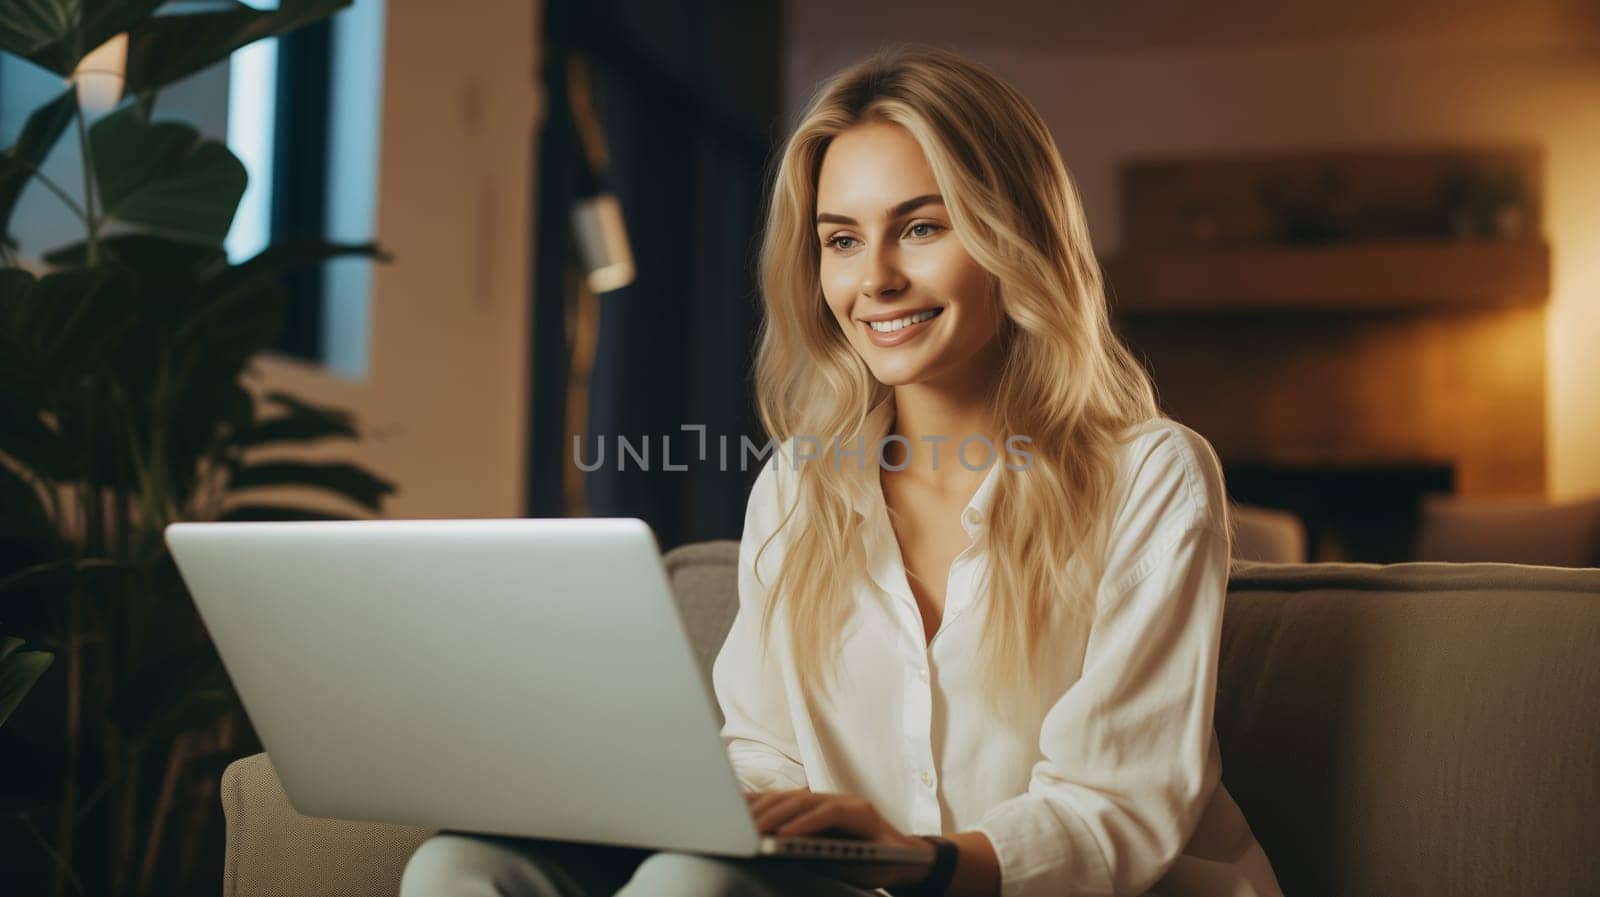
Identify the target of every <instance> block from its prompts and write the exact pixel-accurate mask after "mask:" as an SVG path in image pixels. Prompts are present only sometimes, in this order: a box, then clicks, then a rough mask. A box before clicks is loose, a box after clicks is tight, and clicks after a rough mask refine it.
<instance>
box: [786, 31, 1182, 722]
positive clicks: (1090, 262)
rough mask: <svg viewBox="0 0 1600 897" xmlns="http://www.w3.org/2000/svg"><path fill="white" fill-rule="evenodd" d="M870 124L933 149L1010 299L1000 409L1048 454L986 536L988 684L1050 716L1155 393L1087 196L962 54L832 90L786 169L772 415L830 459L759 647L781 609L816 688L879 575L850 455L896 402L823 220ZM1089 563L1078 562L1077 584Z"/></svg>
mask: <svg viewBox="0 0 1600 897" xmlns="http://www.w3.org/2000/svg"><path fill="white" fill-rule="evenodd" d="M868 120H875V121H885V122H891V123H894V124H896V125H899V126H901V127H903V128H905V130H906V131H907V132H909V133H910V135H911V136H912V137H913V138H914V139H915V140H916V141H917V143H918V144H919V145H920V146H921V148H922V152H923V154H924V155H925V156H926V157H927V160H928V163H929V165H930V167H931V168H932V170H933V174H934V178H935V180H936V181H937V183H938V185H939V190H940V193H941V194H942V195H943V197H944V202H945V206H946V208H947V209H948V211H949V213H950V216H951V220H952V223H953V225H954V231H955V233H956V235H957V236H958V237H959V239H960V240H961V242H962V245H963V246H964V247H965V248H966V249H967V251H968V253H969V254H970V255H971V256H972V258H973V259H974V260H975V261H977V262H978V264H980V265H981V266H982V267H983V268H985V269H986V270H987V271H988V272H989V273H990V274H991V275H993V280H994V282H995V284H996V289H997V291H998V295H999V303H1000V307H1001V309H1002V313H1003V321H1002V324H1001V331H1000V335H999V337H998V339H999V340H1000V341H1001V347H1002V350H1003V356H1004V360H1003V362H1002V367H1001V374H1000V376H999V378H998V380H997V382H996V383H995V384H994V387H993V389H994V394H993V401H992V403H991V405H990V407H992V408H994V409H995V421H994V423H995V426H996V431H997V432H998V433H1000V434H1002V437H1004V436H1005V435H1008V434H1021V435H1025V436H1027V437H1029V438H1031V439H1032V443H1031V445H1029V446H1028V447H1027V448H1028V451H1030V452H1031V453H1032V455H1033V458H1032V460H1031V463H1030V464H1029V466H1028V468H1027V470H1026V471H1025V472H1024V471H1012V470H1008V469H1004V468H1003V469H1002V470H1001V471H1000V474H999V479H998V481H997V483H996V486H995V490H994V492H993V494H992V503H991V508H990V514H989V522H988V524H987V526H986V527H985V529H984V530H983V531H982V533H981V535H980V537H979V538H980V539H982V540H984V541H985V542H986V544H985V545H984V546H983V547H984V548H986V549H987V553H988V573H987V582H986V584H985V585H986V587H987V593H988V596H989V604H988V613H987V618H986V620H985V622H984V626H985V630H984V637H983V650H984V651H985V652H986V656H985V657H984V658H983V659H982V663H981V668H982V669H983V670H984V671H985V676H986V677H987V681H986V683H985V685H986V687H987V689H988V690H989V692H990V694H991V695H992V696H993V698H994V700H995V706H996V707H997V708H999V709H1001V710H1002V712H1009V711H1011V710H1016V709H1019V708H1022V707H1025V706H1037V705H1036V704H1032V705H1030V704H1029V703H1028V702H1032V701H1036V700H1037V699H1038V696H1032V695H1030V694H1028V692H1029V685H1030V683H1032V682H1033V679H1034V675H1035V673H1036V672H1037V671H1038V669H1039V668H1040V664H1041V663H1042V662H1043V658H1042V656H1041V652H1042V651H1043V650H1044V649H1045V648H1046V645H1045V642H1046V641H1047V640H1050V639H1051V637H1052V635H1055V636H1058V637H1059V636H1060V634H1061V633H1062V632H1063V630H1062V629H1061V628H1060V627H1061V624H1076V626H1075V631H1076V632H1077V633H1078V635H1079V636H1080V638H1078V639H1076V640H1075V641H1076V642H1077V647H1078V649H1079V650H1081V642H1082V638H1081V636H1085V635H1086V633H1087V631H1088V626H1089V624H1090V622H1091V621H1092V618H1093V611H1094V590H1095V588H1096V587H1097V583H1098V580H1099V578H1100V576H1101V575H1102V574H1103V569H1101V564H1100V560H1101V556H1100V555H1101V548H1102V546H1103V538H1104V534H1103V532H1101V529H1102V528H1101V527H1100V526H1099V522H1100V518H1101V516H1102V515H1103V513H1104V511H1105V506H1106V503H1107V500H1108V496H1109V494H1110V492H1111V487H1112V484H1113V479H1114V477H1115V474H1116V470H1115V465H1116V455H1115V452H1116V445H1117V442H1118V437H1119V433H1121V431H1123V430H1124V428H1126V427H1129V426H1132V425H1136V424H1138V423H1141V422H1143V421H1146V420H1149V419H1151V418H1153V417H1157V416H1159V415H1160V412H1159V409H1158V406H1157V403H1156V398H1155V393H1154V389H1153V388H1152V386H1151V383H1150V380H1149V377H1148V376H1147V375H1146V373H1145V371H1144V369H1143V368H1142V367H1140V365H1139V364H1138V362H1137V361H1136V360H1135V359H1134V358H1133V357H1132V355H1131V354H1130V353H1129V352H1128V350H1127V349H1126V348H1125V347H1124V346H1123V345H1122V343H1121V342H1120V340H1118V338H1117V337H1116V336H1115V334H1114V333H1113V332H1112V330H1111V325H1110V321H1109V316H1108V313H1107V309H1106V300H1105V294H1104V290H1103V287H1102V280H1101V274H1100V268H1099V265H1098V264H1097V262H1096V260H1095V256H1094V251H1093V247H1092V246H1091V244H1090V241H1089V231H1088V225H1087V223H1086V221H1085V218H1084V214H1083V209H1082V206H1081V203H1080V200H1079V198H1078V193H1077V189H1076V188H1075V187H1074V185H1073V183H1072V179H1071V177H1070V176H1069V175H1068V174H1067V170H1066V166H1065V165H1064V164H1063V163H1062V161H1061V155H1060V153H1059V152H1058V150H1057V149H1056V146H1055V143H1054V142H1053V141H1052V139H1051V137H1050V132H1049V130H1048V129H1047V128H1046V127H1045V124H1044V121H1043V120H1042V119H1041V118H1040V117H1039V114H1038V112H1037V111H1035V110H1034V108H1033V106H1032V105H1031V104H1030V103H1029V102H1028V101H1027V100H1026V99H1025V98H1024V97H1023V96H1022V95H1021V94H1020V93H1018V92H1017V90H1016V89H1014V88H1013V87H1011V86H1010V85H1009V84H1006V83H1005V82H1004V81H1002V80H1001V79H1000V78H999V77H998V76H996V75H995V74H994V73H993V72H991V71H989V70H988V69H986V68H984V67H982V66H980V65H978V64H976V63H973V62H971V61H969V60H966V59H964V58H962V57H960V56H957V55H955V54H954V53H950V52H947V51H943V50H938V49H933V48H927V47H894V48H891V49H888V50H885V51H883V52H880V53H878V54H876V55H874V56H872V57H870V58H868V59H866V60H864V61H862V62H860V63H858V64H856V65H854V66H852V67H850V68H848V69H845V70H844V71H842V72H840V73H838V74H837V75H835V76H833V77H832V78H831V79H829V80H828V81H826V82H825V83H824V84H823V85H822V86H821V87H820V89H819V90H818V92H817V94H816V95H815V97H814V98H813V99H812V100H811V102H810V104H809V105H808V107H807V108H806V110H805V112H804V114H803V115H802V117H801V119H800V121H799V123H798V125H797V126H796V128H795V130H794V133H793V134H792V136H791V137H790V138H789V140H788V143H787V145H786V146H785V147H784V149H783V154H782V156H781V158H780V160H779V162H778V165H777V167H776V168H775V169H774V171H773V183H772V194H771V201H770V205H769V208H768V212H767V223H766V232H765V236H764V240H763V243H762V247H761V259H760V282H761V291H762V297H763V300H764V302H765V306H766V316H765V319H764V321H763V322H762V327H761V335H760V346H759V349H758V350H757V356H756V375H755V377H756V395H757V404H758V408H759V411H760V415H761V420H762V423H763V424H764V425H765V427H766V430H767V433H768V435H769V436H771V437H772V438H773V439H774V440H775V441H776V442H778V443H779V444H780V445H781V444H784V443H788V442H790V441H791V440H792V439H794V438H796V437H800V436H808V437H815V436H817V435H818V434H822V441H823V442H824V443H827V444H824V445H821V446H819V448H820V449H821V454H820V457H818V458H817V459H816V460H812V461H811V462H810V463H806V464H800V465H798V468H799V470H798V477H797V479H796V480H795V482H796V484H797V489H796V490H795V492H794V501H793V503H792V504H791V505H790V507H789V508H788V512H787V514H786V516H785V517H784V520H783V523H782V525H781V526H780V527H779V531H782V530H783V529H784V528H789V529H790V530H791V532H790V533H789V536H788V538H787V540H786V541H787V550H786V552H785V554H784V557H783V559H782V563H781V565H780V567H779V572H778V574H777V579H776V581H775V582H774V583H772V584H771V594H772V596H773V600H772V601H770V602H769V603H768V605H767V607H766V612H765V615H764V617H763V620H762V631H763V633H764V634H765V635H764V637H765V636H769V635H770V632H771V627H772V620H773V615H774V613H776V612H777V609H778V608H779V607H782V608H784V609H785V610H786V613H787V617H786V622H787V623H788V624H789V629H790V638H791V645H792V649H793V653H794V656H795V659H796V665H797V669H798V670H799V672H800V677H801V681H802V683H803V685H805V687H806V688H807V689H808V691H809V690H810V689H812V687H813V686H814V685H816V684H818V683H822V682H825V680H826V677H824V676H822V675H821V674H822V673H823V671H824V670H825V668H826V667H827V666H828V664H829V662H830V660H831V657H830V656H826V655H831V653H832V652H826V655H825V648H827V647H829V646H831V647H832V649H833V651H837V649H838V647H839V636H840V635H841V633H842V631H843V627H844V625H845V623H846V621H847V620H848V617H849V613H850V602H851V599H850V596H851V595H852V594H853V589H852V584H853V583H855V582H857V581H859V579H860V578H861V577H864V576H866V575H867V562H866V556H865V550H864V529H863V527H864V521H863V520H862V519H861V518H860V517H859V515H857V514H856V513H855V511H854V510H853V507H854V505H853V502H854V501H856V500H860V499H866V500H869V501H870V500H877V499H876V496H878V495H879V494H880V493H879V486H878V484H877V479H876V478H877V475H878V470H877V466H876V465H875V464H872V463H868V464H867V465H866V469H865V471H864V472H862V473H860V474H859V475H858V474H856V471H857V470H861V465H860V464H859V463H858V464H856V465H851V464H850V463H848V462H845V463H840V459H839V458H837V457H835V451H836V449H837V447H838V446H842V447H845V448H850V447H852V446H854V445H856V444H857V443H856V440H857V439H858V438H859V439H861V440H864V442H865V445H867V446H874V445H877V444H878V440H880V439H881V438H883V437H884V436H885V435H887V434H888V432H889V428H890V426H891V425H892V423H893V418H894V395H893V391H892V389H890V388H889V387H886V386H884V385H883V384H882V383H879V382H878V381H877V380H876V379H875V378H874V377H873V375H872V373H871V371H870V370H869V369H868V368H867V366H866V364H865V362H864V361H863V360H862V359H861V357H860V356H859V355H858V354H857V353H856V351H855V350H854V349H853V348H851V346H850V344H849V342H848V339H847V337H846V336H845V334H844V333H843V332H842V331H841V330H840V327H839V325H838V323H837V321H836V320H835V319H834V318H833V316H832V315H831V313H830V312H829V310H828V308H827V305H826V303H825V302H824V300H823V295H822V288H821V284H820V281H819V272H818V264H819V261H820V247H819V245H818V238H817V236H816V232H815V224H814V222H815V216H816V197H817V177H818V172H819V170H820V168H821V164H822V157H823V154H824V152H826V150H827V148H828V145H829V142H830V141H831V140H832V138H833V137H834V135H836V134H838V133H839V132H841V131H843V130H845V129H846V128H849V127H851V126H852V125H855V124H858V123H861V122H863V121H868ZM835 436H837V437H838V446H835V445H834V444H833V443H832V438H833V437H835ZM868 454H869V456H870V454H871V451H870V449H869V451H868ZM775 457H776V458H777V460H778V461H779V462H780V463H781V462H782V458H781V453H780V455H779V456H775ZM997 463H1003V459H1002V461H1001V462H997ZM852 468H854V469H852ZM869 477H870V478H869ZM774 535H776V534H774ZM770 542H771V539H770V538H769V539H768V540H767V543H764V544H763V545H762V550H765V548H766V547H767V544H769V543H770ZM1074 558H1077V559H1079V560H1080V561H1081V562H1082V563H1080V564H1079V565H1077V569H1076V571H1075V570H1074V565H1073V564H1071V563H1069V562H1070V561H1072V560H1073V559H1074ZM1080 658H1081V655H1080ZM1075 675H1076V674H1075V673H1074V676H1075ZM1018 699H1021V701H1022V702H1023V703H1018Z"/></svg>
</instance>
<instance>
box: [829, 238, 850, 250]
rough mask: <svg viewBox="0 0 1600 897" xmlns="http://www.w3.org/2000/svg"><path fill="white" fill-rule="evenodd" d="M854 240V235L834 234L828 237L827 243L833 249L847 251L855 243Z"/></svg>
mask: <svg viewBox="0 0 1600 897" xmlns="http://www.w3.org/2000/svg"><path fill="white" fill-rule="evenodd" d="M855 242H856V238H855V237H847V236H845V235H844V234H834V235H833V236H831V237H829V238H828V245H829V246H830V247H832V248H834V249H837V250H840V251H841V252H843V251H848V250H849V249H850V248H851V247H852V246H854V245H855ZM845 244H849V245H845Z"/></svg>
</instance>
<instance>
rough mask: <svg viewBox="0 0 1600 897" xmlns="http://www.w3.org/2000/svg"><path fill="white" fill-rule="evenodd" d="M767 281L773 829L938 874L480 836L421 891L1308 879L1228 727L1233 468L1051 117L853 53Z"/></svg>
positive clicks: (761, 760) (761, 794)
mask: <svg viewBox="0 0 1600 897" xmlns="http://www.w3.org/2000/svg"><path fill="white" fill-rule="evenodd" d="M761 282H762V291H763V295H764V299H765V302H766V311H767V315H766V320H765V327H764V330H763V333H762V336H761V345H760V351H759V355H758V359H757V372H756V380H757V383H756V385H757V396H758V401H759V405H760V411H761V416H762V420H763V423H764V424H765V425H766V427H767V431H768V432H769V433H770V434H772V435H773V437H774V438H775V439H776V440H777V441H778V443H779V448H778V450H777V451H776V452H775V453H774V455H773V456H772V457H771V458H770V459H769V461H768V463H767V465H766V467H765V468H764V469H763V471H762V473H761V475H760V476H759V477H758V479H757V481H756V484H755V487H754V489H753V491H752V493H751V496H750V500H749V504H748V510H747V514H746V520H745V528H744V536H743V541H742V543H741V549H740V556H739V609H738V614H737V616H736V618H735V620H734V623H733V628H732V630H731V631H730V633H729V635H728V638H727V641H726V643H725V644H724V646H723V648H722V651H721V653H720V654H719V655H718V657H717V661H716V665H715V670H714V676H713V678H714V684H715V688H716V693H717V698H718V701H719V703H720V704H721V706H722V710H723V713H724V715H725V717H726V720H727V722H726V725H725V727H724V729H723V732H722V736H723V741H724V743H725V744H726V745H727V747H728V753H729V757H730V759H731V761H732V764H733V766H734V770H735V773H736V775H737V777H738V779H739V781H740V784H741V786H742V787H743V788H744V789H745V790H746V793H747V799H748V801H749V804H750V809H751V812H752V815H753V816H754V818H755V821H756V825H757V827H758V828H760V829H761V830H762V831H763V832H769V833H777V834H781V835H818V834H828V835H844V836H849V837H856V838H864V839H869V840H872V841H877V842H882V843H888V844H899V845H913V846H918V847H920V848H922V849H923V852H924V855H925V856H927V857H928V860H927V862H925V863H921V864H917V865H916V866H907V867H892V868H864V867H854V868H852V867H850V866H840V867H837V868H833V869H828V870H820V869H819V867H816V866H805V865H800V864H792V865H791V864H775V863H772V862H770V861H742V860H725V859H712V858H703V857H694V856H687V855H682V854H673V853H657V854H654V855H648V854H647V852H644V851H630V850H626V849H621V848H610V847H579V846H575V845H552V844H548V843H540V844H538V845H533V844H531V843H530V842H511V841H505V840H490V839H482V838H469V837H464V836H456V835H444V836H440V837H438V838H435V839H434V840H432V841H430V842H429V843H428V844H425V845H424V846H423V847H422V848H421V849H420V850H419V851H418V853H417V855H416V857H414V858H413V860H412V862H411V864H410V865H409V866H408V869H407V872H406V879H405V882H404V887H403V889H402V894H403V897H432V895H439V894H445V893H451V894H467V893H486V894H487V893H501V894H530V895H554V894H611V893H620V894H623V895H651V897H661V895H684V897H688V895H696V897H705V895H712V894H718V895H729V894H766V895H773V894H837V895H846V894H860V893H862V892H861V891H860V890H859V889H858V887H857V886H859V887H887V888H889V889H890V890H891V891H896V892H899V893H915V894H948V895H952V897H969V895H971V897H977V895H985V897H987V895H1004V897H1032V895H1052V897H1062V895H1071V894H1080V893H1081V894H1140V893H1145V892H1149V891H1152V890H1153V891H1155V892H1159V893H1162V894H1185V895H1202V894H1204V895H1213V894H1214V895H1223V894H1226V895H1277V894H1279V893H1280V892H1279V890H1278V886H1277V883H1276V881H1275V879H1274V876H1273V873H1272V869H1271V866H1270V864H1269V863H1268V861H1267V858H1266V857H1265V855H1264V854H1263V853H1262V851H1261V848H1260V846H1259V845H1258V844H1257V843H1256V840H1255V838H1254V836H1253V835H1252V834H1251V832H1250V829H1249V827H1248V825H1247V824H1246V822H1245V820H1244V818H1243V816H1242V815H1241V813H1240V811H1239V809H1238V807H1237V806H1236V805H1235V804H1234V802H1233V801H1232V799H1231V798H1230V797H1229V796H1228V794H1227V792H1226V790H1225V789H1224V788H1223V787H1222V785H1221V784H1220V772H1221V761H1220V758H1219V754H1218V748H1217V741H1216V736H1215V734H1214V731H1213V728H1212V706H1213V696H1214V692H1215V686H1216V668H1217V650H1218V639H1219V632H1220V626H1221V620H1222V604H1223V597H1224V593H1225V591H1226V583H1227V575H1228V557H1229V540H1230V537H1229V522H1228V513H1227V502H1226V496H1225V491H1224V488H1223V482H1222V475H1221V471H1220V468H1219V465H1218V463H1217V460H1216V457H1215V455H1214V453H1213V452H1212V451H1211V449H1210V446H1209V445H1208V444H1207V443H1206V442H1205V440H1204V439H1202V438H1201V437H1200V436H1199V435H1197V434H1195V433H1194V432H1193V431H1191V430H1189V429H1187V428H1185V427H1183V426H1181V425H1179V424H1176V423H1174V422H1172V421H1169V420H1166V419H1164V418H1162V417H1161V416H1160V413H1159V411H1158V409H1157V406H1156V402H1155V399H1154V395H1153V390H1152V388H1151V385H1150V383H1149V381H1148V379H1147V377H1146V376H1145V374H1144V372H1143V371H1142V369H1141V368H1140V367H1139V365H1138V364H1137V363H1136V362H1135V361H1134V360H1133V359H1132V358H1131V357H1130V355H1129V354H1128V352H1127V351H1126V349H1125V348H1124V347H1123V346H1122V345H1121V344H1120V343H1119V342H1118V340H1117V339H1116V337H1115V336H1114V335H1113V334H1112V331H1111V329H1110V326H1109V323H1108V318H1107V311H1106V303H1105V298H1104V293H1103V290H1102V286H1101V279H1100V273H1099V269H1098V267H1097V265H1096V262H1095V258H1094V255H1093V251H1092V247H1091V244H1090V241H1089V235H1088V232H1087V226H1086V224H1085V221H1084V216H1083V212H1082V208H1081V206H1080V204H1079V200H1078V198H1077V194H1076V190H1075V189H1074V187H1073V185H1072V182H1071V180H1070V178H1069V176H1068V174H1067V172H1066V169H1065V168H1064V166H1063V165H1062V162H1061V159H1060V155H1059V153H1058V152H1057V150H1056V148H1055V145H1054V143H1053V142H1052V140H1051V138H1050V135H1049V132H1048V131H1047V129H1046V128H1045V126H1044V123H1043V122H1042V121H1041V120H1040V118H1039V116H1038V114H1037V113H1036V112H1035V111H1034V109H1033V108H1032V106H1031V105H1030V104H1029V103H1028V102H1027V101H1026V100H1025V99H1024V98H1023V97H1022V96H1021V95H1020V94H1018V93H1017V92H1016V91H1015V90H1014V89H1012V88H1011V87H1010V86H1008V85H1007V84H1005V83H1004V82H1002V81H1001V80H999V79H998V78H997V77H996V76H994V75H993V74H992V73H990V72H989V71H988V70H986V69H984V68H982V67H980V66H977V65H975V64H973V63H971V62H968V61H966V60H964V59H962V58H960V57H958V56H955V55H953V54H950V53H947V52H943V51H938V50H932V49H921V48H918V49H897V50H893V51H889V52H886V53H883V54H880V55H878V56H876V57H874V58H872V59H869V60H867V61H865V62H863V63H861V64H859V65H856V66H854V67H852V68H850V69H848V70H846V71H844V72H842V73H840V74H838V75H837V76H835V77H834V78H833V79H831V80H830V81H828V82H827V83H826V84H825V85H824V86H823V88H822V89H821V91H820V92H819V93H818V95H817V96H816V98H815V99H814V100H813V101H812V103H811V105H810V107H809V108H808V110H807V111H806V113H805V115H804V117H803V119H802V120H801V122H800V124H799V126H798V127H797V129H796V130H795V133H794V134H793V136H792V137H791V138H790V140H789V142H788V145H787V146H786V148H785V150H784V153H783V157H782V160H781V163H780V165H779V168H778V170H777V175H776V183H775V186H774V191H773V195H772V202H771V206H770V211H769V217H768V221H767V228H766V234H765V242H764V245H763V248H762V254H761ZM823 871H826V872H827V873H829V874H828V875H823V874H822V872H823ZM619 887H620V888H621V890H620V891H618V890H617V889H618V888H619Z"/></svg>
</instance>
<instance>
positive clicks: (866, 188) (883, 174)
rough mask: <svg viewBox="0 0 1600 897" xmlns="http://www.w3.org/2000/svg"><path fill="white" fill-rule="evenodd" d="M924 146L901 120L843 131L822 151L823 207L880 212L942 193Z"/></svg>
mask: <svg viewBox="0 0 1600 897" xmlns="http://www.w3.org/2000/svg"><path fill="white" fill-rule="evenodd" d="M938 192H939V185H938V182H937V181H935V179H934V177H933V169H932V168H931V167H930V166H929V165H928V160H927V157H925V156H924V155H923V154H922V147H921V146H919V145H918V144H917V142H916V140H915V139H913V138H912V137H911V135H910V134H909V133H908V132H907V131H906V130H905V129H904V128H902V127H900V126H899V125H893V124H887V123H882V122H872V123H868V124H861V125H856V126H855V127H852V128H849V129H847V130H844V131H841V132H840V133H839V135H838V136H836V137H834V139H833V141H832V142H831V143H829V145H828V149H827V151H826V152H825V154H824V155H823V157H822V169H821V171H820V173H819V175H818V179H817V211H818V212H819V213H835V214H840V215H848V216H850V217H853V218H857V219H860V218H861V217H862V216H867V217H871V218H878V217H881V216H883V215H885V214H887V213H888V212H889V211H890V210H891V209H893V208H894V206H896V205H897V204H899V203H901V202H904V201H905V200H907V199H909V198H911V197H914V196H921V195H924V194H928V193H938Z"/></svg>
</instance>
